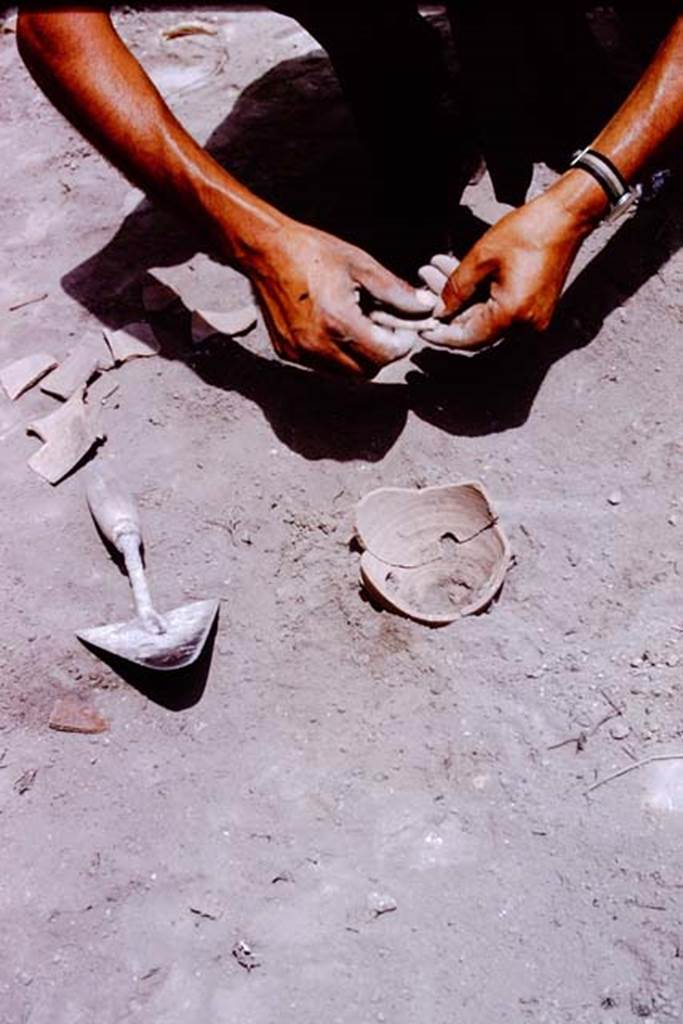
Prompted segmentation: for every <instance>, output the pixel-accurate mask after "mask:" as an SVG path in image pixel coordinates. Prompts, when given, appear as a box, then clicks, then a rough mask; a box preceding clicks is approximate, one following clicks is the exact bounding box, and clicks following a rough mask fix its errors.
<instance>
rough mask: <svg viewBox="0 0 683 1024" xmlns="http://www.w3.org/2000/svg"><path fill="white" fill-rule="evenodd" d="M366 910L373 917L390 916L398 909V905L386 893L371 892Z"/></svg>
mask: <svg viewBox="0 0 683 1024" xmlns="http://www.w3.org/2000/svg"><path fill="white" fill-rule="evenodd" d="M367 905H368V910H369V911H370V913H371V914H372V915H373V917H380V916H381V915H382V914H390V913H392V912H393V911H394V910H396V909H397V908H398V903H397V902H396V900H395V899H394V897H393V896H389V894H388V893H381V892H371V893H370V894H369V895H368V899H367Z"/></svg>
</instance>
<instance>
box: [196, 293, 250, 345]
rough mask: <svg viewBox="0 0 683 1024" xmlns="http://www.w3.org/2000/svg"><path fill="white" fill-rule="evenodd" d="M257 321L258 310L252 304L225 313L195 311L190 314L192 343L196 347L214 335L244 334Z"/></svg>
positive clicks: (205, 310)
mask: <svg viewBox="0 0 683 1024" xmlns="http://www.w3.org/2000/svg"><path fill="white" fill-rule="evenodd" d="M257 320H258V308H257V306H256V305H255V304H254V303H253V302H250V303H248V304H247V305H246V306H240V308H239V309H231V310H228V311H226V312H222V311H219V310H208V309H195V311H194V312H193V314H192V341H193V343H194V344H195V345H198V344H200V343H201V342H202V341H205V340H206V339H207V338H210V337H212V336H213V335H214V334H227V335H229V336H230V337H236V336H237V335H239V334H246V333H247V331H250V330H251V329H252V327H254V325H255V324H256V321H257Z"/></svg>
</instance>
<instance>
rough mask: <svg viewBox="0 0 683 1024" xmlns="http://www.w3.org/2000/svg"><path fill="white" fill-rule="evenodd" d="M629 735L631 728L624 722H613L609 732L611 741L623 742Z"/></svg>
mask: <svg viewBox="0 0 683 1024" xmlns="http://www.w3.org/2000/svg"><path fill="white" fill-rule="evenodd" d="M630 733H631V727H630V725H628V724H627V723H626V722H615V723H614V725H613V726H612V727H611V728H610V731H609V734H610V736H611V737H612V739H613V740H625V739H626V737H627V736H629V735H630Z"/></svg>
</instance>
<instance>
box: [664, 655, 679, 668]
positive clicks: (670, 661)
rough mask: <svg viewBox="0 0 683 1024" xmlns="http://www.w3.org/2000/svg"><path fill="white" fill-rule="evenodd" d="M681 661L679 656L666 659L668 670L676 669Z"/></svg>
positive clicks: (670, 656)
mask: <svg viewBox="0 0 683 1024" xmlns="http://www.w3.org/2000/svg"><path fill="white" fill-rule="evenodd" d="M679 661H680V658H679V657H678V655H677V654H670V655H669V657H668V658H667V659H666V664H667V666H668V668H676V665H678V662H679Z"/></svg>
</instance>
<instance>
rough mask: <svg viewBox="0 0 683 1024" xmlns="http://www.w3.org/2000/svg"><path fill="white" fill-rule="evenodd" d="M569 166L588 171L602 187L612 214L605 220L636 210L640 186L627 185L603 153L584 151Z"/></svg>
mask: <svg viewBox="0 0 683 1024" xmlns="http://www.w3.org/2000/svg"><path fill="white" fill-rule="evenodd" d="M569 166H570V167H578V168H580V169H581V170H582V171H587V173H588V174H590V175H591V177H592V178H593V179H594V180H595V181H597V183H598V185H600V186H601V188H602V190H603V192H604V193H605V195H606V196H607V198H608V200H609V204H610V212H609V213H608V215H607V217H606V218H605V220H614V219H615V218H616V217H619V216H621V215H622V214H623V213H626V211H627V210H629V209H632V208H635V204H636V202H637V201H638V199H639V198H640V194H641V191H642V190H641V187H640V185H636V186H635V187H633V188H631V187H630V186H629V185H627V184H626V182H625V181H624V179H623V177H622V175H621V174H620V173H619V171H618V170H617V168H616V167H615V166H614V164H613V163H612V161H611V160H610V159H609V158H608V157H606V156H603V154H602V153H598V152H597V151H596V150H595V149H583V150H581V151H580V152H579V153H576V154H575V155H574V158H573V160H572V162H571V163H570V165H569Z"/></svg>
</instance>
